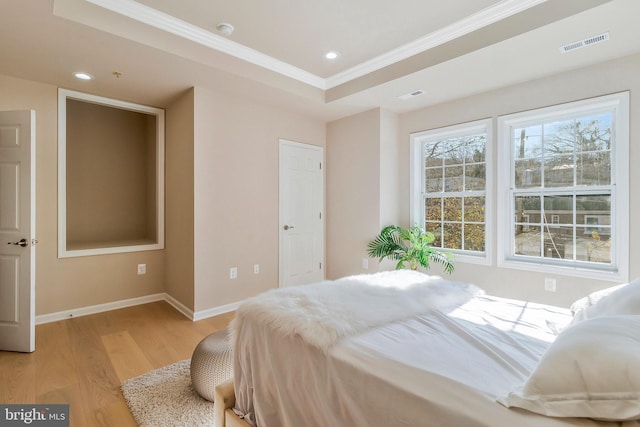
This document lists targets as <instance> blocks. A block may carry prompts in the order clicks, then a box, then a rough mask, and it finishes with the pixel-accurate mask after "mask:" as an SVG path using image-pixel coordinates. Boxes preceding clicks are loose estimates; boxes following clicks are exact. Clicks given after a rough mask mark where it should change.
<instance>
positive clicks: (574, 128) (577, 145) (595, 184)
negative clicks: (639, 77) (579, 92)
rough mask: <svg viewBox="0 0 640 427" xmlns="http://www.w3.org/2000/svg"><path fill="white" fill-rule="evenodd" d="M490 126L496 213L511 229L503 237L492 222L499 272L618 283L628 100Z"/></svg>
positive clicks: (623, 241) (624, 222)
mask: <svg viewBox="0 0 640 427" xmlns="http://www.w3.org/2000/svg"><path fill="white" fill-rule="evenodd" d="M498 123H499V127H500V133H499V135H500V138H499V149H500V148H501V147H508V150H507V152H506V153H505V152H503V155H502V156H501V159H502V160H503V161H504V162H505V165H503V166H504V168H506V167H508V168H509V173H508V175H507V176H508V177H509V178H508V180H505V179H503V180H502V183H501V184H499V188H502V189H504V190H502V191H506V192H505V193H501V194H505V195H507V198H506V200H502V201H501V202H500V203H499V205H498V209H499V211H500V210H503V209H504V210H507V211H510V212H512V215H510V217H511V218H512V221H513V222H512V223H511V225H510V226H509V227H508V230H509V231H508V234H507V233H506V232H505V231H506V230H505V226H506V225H507V224H508V223H502V221H500V219H499V221H498V226H499V227H501V232H500V233H501V235H502V236H503V237H502V238H503V239H505V242H506V245H502V250H501V256H500V258H499V260H502V264H503V265H507V266H509V265H513V266H518V268H528V269H543V270H544V271H550V269H551V270H552V269H553V267H556V266H557V267H558V268H560V269H562V268H572V269H574V270H573V271H576V270H578V269H580V270H584V271H603V272H604V274H605V275H606V274H609V275H610V277H612V278H613V277H614V276H615V280H619V277H623V278H624V277H626V275H627V274H628V267H627V265H628V261H627V255H626V254H625V249H624V248H626V247H627V244H628V243H627V242H628V238H627V237H626V236H627V234H628V233H627V231H626V230H627V229H628V213H625V210H626V209H628V208H625V207H624V203H626V201H627V200H628V184H627V183H626V182H625V179H628V178H627V177H628V174H627V173H625V172H623V171H626V170H628V94H626V93H625V94H617V95H611V96H607V97H601V98H596V99H592V100H587V101H580V102H576V103H571V104H565V105H563V106H556V107H550V108H545V109H540V110H534V111H529V112H525V113H518V114H514V115H510V116H504V117H501V118H499V119H498ZM503 170H505V169H503ZM518 263H520V264H519V265H517V264H518ZM524 263H529V265H531V267H526V266H523V265H524ZM534 263H535V265H536V266H535V267H533V266H532V264H534ZM541 266H542V267H541ZM545 266H546V267H545ZM559 271H561V270H559ZM605 278H608V277H605Z"/></svg>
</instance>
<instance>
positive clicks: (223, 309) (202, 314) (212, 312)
mask: <svg viewBox="0 0 640 427" xmlns="http://www.w3.org/2000/svg"><path fill="white" fill-rule="evenodd" d="M241 303H242V301H238V302H234V303H231V304H226V305H221V306H220V307H214V308H208V309H206V310H200V311H196V312H195V313H194V315H193V317H192V319H193V321H194V322H195V321H196V320H202V319H206V318H208V317H214V316H218V315H220V314H225V313H229V312H230V311H235V310H237V309H238V306H239V305H240V304H241Z"/></svg>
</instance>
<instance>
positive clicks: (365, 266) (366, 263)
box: [362, 258, 369, 270]
mask: <svg viewBox="0 0 640 427" xmlns="http://www.w3.org/2000/svg"><path fill="white" fill-rule="evenodd" d="M362 269H363V270H368V269H369V259H368V258H362Z"/></svg>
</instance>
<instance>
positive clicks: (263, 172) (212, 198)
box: [194, 88, 325, 311]
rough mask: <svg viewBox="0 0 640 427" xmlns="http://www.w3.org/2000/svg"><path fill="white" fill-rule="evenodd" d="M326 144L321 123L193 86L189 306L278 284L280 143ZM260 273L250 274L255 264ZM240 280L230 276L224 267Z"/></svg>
mask: <svg viewBox="0 0 640 427" xmlns="http://www.w3.org/2000/svg"><path fill="white" fill-rule="evenodd" d="M281 138H283V139H288V140H292V141H298V142H302V143H306V144H312V145H317V146H324V145H325V125H324V123H323V122H322V121H319V120H313V119H309V118H307V117H304V116H301V115H299V114H296V113H292V112H287V111H283V110H281V109H278V108H274V107H273V106H270V105H266V104H262V103H260V102H256V101H255V100H250V99H245V98H239V97H237V96H231V95H226V94H224V93H220V92H211V91H209V90H206V89H201V88H196V90H195V147H194V157H195V161H194V176H195V183H194V189H195V190H194V191H195V202H194V206H195V220H194V223H195V283H196V287H195V301H196V303H195V306H196V310H198V311H199V310H206V309H209V308H213V307H220V306H224V305H226V304H231V303H235V302H239V301H241V300H242V299H244V298H247V297H249V296H253V295H255V294H256V293H258V292H261V291H265V290H267V289H270V288H274V287H277V286H278V144H279V139H281ZM254 264H259V265H260V274H258V275H254V274H253V265H254ZM231 267H237V268H238V278H237V279H235V280H231V279H229V268H231Z"/></svg>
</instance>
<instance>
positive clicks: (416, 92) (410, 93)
mask: <svg viewBox="0 0 640 427" xmlns="http://www.w3.org/2000/svg"><path fill="white" fill-rule="evenodd" d="M423 93H424V92H423V91H421V90H414V91H413V92H409V93H407V94H405V95H402V96H399V97H398V98H400V99H402V100H405V99H410V98H413V97H414V96H418V95H422V94H423Z"/></svg>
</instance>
